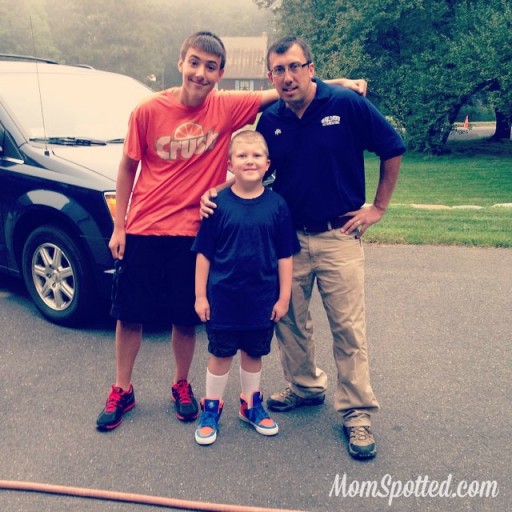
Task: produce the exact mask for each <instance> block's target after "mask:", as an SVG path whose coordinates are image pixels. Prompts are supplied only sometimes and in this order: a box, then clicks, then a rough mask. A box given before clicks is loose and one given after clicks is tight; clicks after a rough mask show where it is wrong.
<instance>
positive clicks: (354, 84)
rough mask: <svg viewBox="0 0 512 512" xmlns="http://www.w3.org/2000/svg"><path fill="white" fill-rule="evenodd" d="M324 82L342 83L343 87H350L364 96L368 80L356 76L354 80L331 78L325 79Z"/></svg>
mask: <svg viewBox="0 0 512 512" xmlns="http://www.w3.org/2000/svg"><path fill="white" fill-rule="evenodd" d="M325 83H327V84H331V85H343V87H346V88H347V89H352V90H353V91H356V92H357V93H359V94H361V95H362V96H366V92H367V90H368V82H367V81H366V80H365V79H364V78H356V79H355V80H351V79H350V78H333V79H332V80H325Z"/></svg>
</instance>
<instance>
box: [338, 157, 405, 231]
mask: <svg viewBox="0 0 512 512" xmlns="http://www.w3.org/2000/svg"><path fill="white" fill-rule="evenodd" d="M401 161H402V155H400V156H395V157H393V158H389V159H388V160H382V161H381V162H380V175H379V184H378V185H377V191H376V193H375V198H374V200H373V204H372V205H371V206H366V207H365V206H363V207H362V208H361V209H359V210H356V211H353V212H347V214H346V215H351V216H352V218H351V219H350V220H349V221H348V222H347V223H346V224H345V225H344V226H343V227H342V228H341V229H342V231H343V232H344V233H351V232H352V231H354V230H355V229H358V228H359V235H358V238H361V237H362V236H363V234H364V233H365V231H366V230H367V229H368V228H369V227H370V226H371V225H373V224H376V223H377V222H379V220H380V219H382V217H383V216H384V213H385V212H386V209H387V207H388V206H389V203H390V201H391V196H392V195H393V192H394V190H395V187H396V183H397V181H398V175H399V173H400V163H401Z"/></svg>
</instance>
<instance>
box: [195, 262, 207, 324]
mask: <svg viewBox="0 0 512 512" xmlns="http://www.w3.org/2000/svg"><path fill="white" fill-rule="evenodd" d="M209 273H210V260H209V259H208V258H207V257H206V256H205V255H204V254H201V253H200V252H198V253H197V257H196V285H195V290H196V303H195V310H196V313H197V315H198V316H199V318H200V319H201V322H206V321H207V320H210V304H209V303H208V299H207V298H206V283H207V282H208V274H209Z"/></svg>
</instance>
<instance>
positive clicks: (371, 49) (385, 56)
mask: <svg viewBox="0 0 512 512" xmlns="http://www.w3.org/2000/svg"><path fill="white" fill-rule="evenodd" d="M255 1H256V2H257V3H258V4H259V5H262V6H265V7H271V8H273V9H274V11H275V12H276V13H277V17H278V20H279V22H280V27H281V31H282V32H290V33H294V34H298V35H302V36H303V37H304V38H305V39H306V40H307V41H308V42H309V43H310V44H311V46H312V49H313V52H314V54H315V63H316V65H317V70H318V73H319V75H320V76H322V77H332V76H334V75H337V76H339V75H348V76H365V77H367V79H368V80H369V82H370V91H371V93H372V96H371V99H372V100H374V101H375V102H376V103H377V104H378V105H379V107H380V108H381V109H382V110H383V111H384V112H385V113H386V114H388V115H390V116H391V117H392V118H393V119H394V120H395V122H396V123H397V125H398V126H400V127H401V128H403V129H404V135H405V138H406V140H407V143H408V146H409V147H410V148H413V149H416V150H420V151H425V152H430V153H437V152H441V151H443V147H444V144H445V143H446V140H447V138H448V136H449V134H450V130H451V129H452V126H453V122H454V121H455V118H456V116H457V114H458V112H459V110H460V108H461V106H462V105H464V103H465V102H467V101H468V100H469V99H470V98H471V96H472V95H473V94H475V93H477V92H479V91H483V90H491V89H492V90H494V93H493V96H492V98H493V101H494V102H495V104H496V107H497V108H498V110H499V111H500V112H502V113H503V115H504V116H505V118H510V112H511V110H510V100H509V99H508V97H509V96H510V92H509V91H510V87H509V86H508V85H510V74H511V67H512V55H511V51H512V50H511V48H512V44H511V42H512V41H511V34H512V31H511V30H510V28H511V23H512V13H511V7H510V3H509V1H508V0H334V1H327V0H303V1H302V2H301V3H300V5H298V4H297V2H294V1H292V0H282V1H281V2H276V1H275V0H255ZM502 84H503V85H502ZM506 84H508V85H506Z"/></svg>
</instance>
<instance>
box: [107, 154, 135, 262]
mask: <svg viewBox="0 0 512 512" xmlns="http://www.w3.org/2000/svg"><path fill="white" fill-rule="evenodd" d="M138 166H139V161H138V160H132V159H131V158H129V157H128V156H126V155H125V154H124V153H123V156H122V158H121V162H120V163H119V168H118V170H117V181H116V212H115V216H114V230H113V232H112V236H111V237H110V241H109V243H108V247H109V249H110V251H111V253H112V256H113V258H114V259H120V260H122V259H123V256H124V249H125V246H126V232H125V229H124V227H125V221H126V212H127V210H128V204H129V202H130V196H131V194H132V189H133V183H134V181H135V176H136V174H137V168H138Z"/></svg>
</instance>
